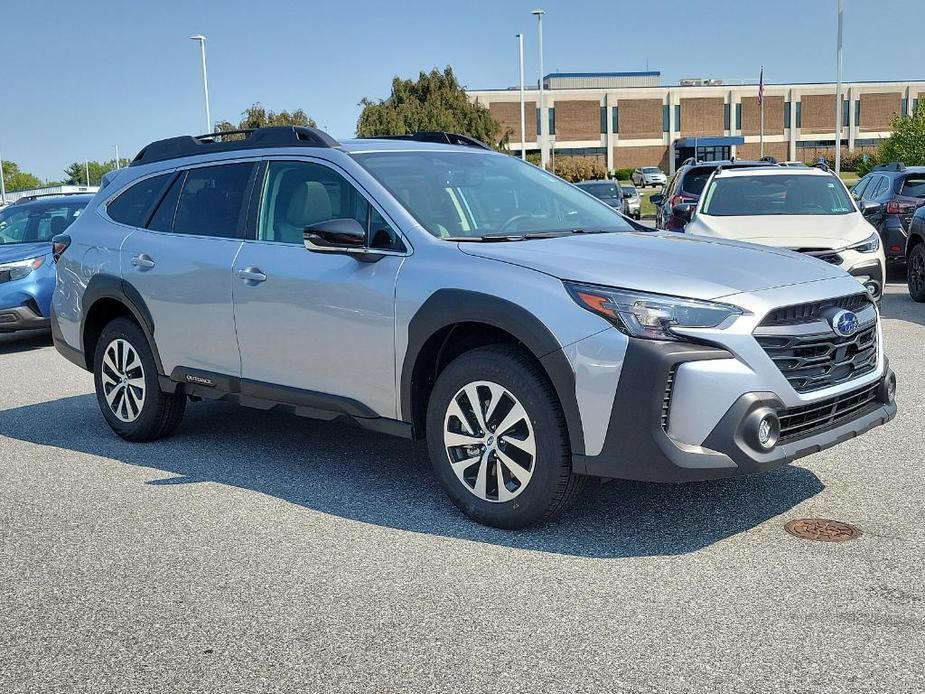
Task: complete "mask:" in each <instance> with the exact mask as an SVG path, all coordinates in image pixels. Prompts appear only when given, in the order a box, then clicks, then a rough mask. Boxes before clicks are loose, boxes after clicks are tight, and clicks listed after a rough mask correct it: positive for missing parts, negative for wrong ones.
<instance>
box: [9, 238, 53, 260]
mask: <svg viewBox="0 0 925 694" xmlns="http://www.w3.org/2000/svg"><path fill="white" fill-rule="evenodd" d="M46 253H51V243H49V242H48V241H39V242H38V243H0V263H12V262H15V261H17V260H27V259H28V258H37V257H38V256H40V255H45V254H46Z"/></svg>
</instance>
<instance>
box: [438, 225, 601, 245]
mask: <svg viewBox="0 0 925 694" xmlns="http://www.w3.org/2000/svg"><path fill="white" fill-rule="evenodd" d="M616 232H617V230H616V229H613V230H608V229H582V228H575V229H558V230H554V231H531V232H528V233H526V234H485V235H484V236H447V237H445V238H444V240H445V241H469V242H472V241H476V242H478V241H526V240H529V239H555V238H559V237H561V236H571V235H572V234H609V233H616Z"/></svg>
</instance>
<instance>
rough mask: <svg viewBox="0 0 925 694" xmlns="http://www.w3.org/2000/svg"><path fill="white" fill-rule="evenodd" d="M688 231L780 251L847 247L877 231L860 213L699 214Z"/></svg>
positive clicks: (688, 227)
mask: <svg viewBox="0 0 925 694" xmlns="http://www.w3.org/2000/svg"><path fill="white" fill-rule="evenodd" d="M685 231H686V233H688V234H701V235H705V236H713V237H719V238H724V239H735V240H737V241H749V242H751V243H760V244H763V245H767V246H777V247H778V248H845V247H846V246H850V245H851V244H854V243H860V242H861V241H863V240H864V239H866V238H868V237H869V236H870V235H871V234H872V233H873V232H874V228H873V227H872V226H871V225H870V223H869V222H868V221H867V220H866V219H864V217H863V216H862V215H861V214H860V213H852V214H840V215H839V214H835V215H764V216H754V217H712V216H705V215H697V216H696V217H695V218H694V219H693V221H691V222H690V223H689V224H688V225H687V227H686V228H685Z"/></svg>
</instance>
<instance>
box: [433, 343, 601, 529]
mask: <svg viewBox="0 0 925 694" xmlns="http://www.w3.org/2000/svg"><path fill="white" fill-rule="evenodd" d="M476 381H489V382H492V383H495V384H498V385H500V386H502V387H503V388H504V389H506V390H507V391H509V393H510V394H511V395H512V396H514V397H515V398H516V399H517V400H518V401H519V403H520V404H521V405H522V406H523V408H524V410H525V411H526V414H527V417H528V418H529V421H530V424H531V425H532V429H533V432H532V433H533V440H534V443H535V450H536V454H535V456H534V457H533V462H532V477H531V478H530V480H529V482H528V483H527V484H526V485H524V487H523V489H522V491H520V492H519V493H518V495H517V496H515V497H514V498H513V499H511V500H508V501H497V500H495V501H489V500H484V499H481V498H479V497H478V496H476V494H475V493H473V492H472V491H470V489H469V488H468V487H467V486H466V485H465V484H464V483H463V482H462V481H461V480H460V479H459V477H457V475H456V473H454V471H453V469H452V467H451V464H450V454H449V453H448V451H447V449H446V448H445V446H444V424H445V417H446V415H447V411H448V408H449V407H450V405H451V401H452V400H453V399H454V397H455V396H456V395H457V393H459V391H460V390H461V389H462V388H463V387H464V386H466V385H467V384H471V383H473V382H476ZM501 433H502V432H499V433H498V439H499V441H501V440H502V436H501ZM501 445H503V444H501V443H499V444H498V446H499V447H500V446H501ZM427 446H428V451H429V453H430V459H431V464H432V466H433V470H434V474H435V475H436V477H437V479H438V480H439V481H440V484H441V485H442V486H443V488H444V489H445V490H446V493H447V495H448V496H449V497H450V499H451V500H452V501H453V503H454V504H455V505H456V506H457V507H458V508H459V509H460V510H461V511H462V512H463V513H465V514H466V515H467V516H469V517H470V518H472V519H473V520H475V521H477V522H479V523H482V524H484V525H490V526H494V527H496V528H506V529H516V528H523V527H526V526H528V525H532V524H534V523H539V522H542V521H544V520H546V519H549V518H552V517H554V516H556V515H558V514H559V513H561V512H562V511H564V510H565V509H566V508H568V506H569V505H570V504H571V503H572V502H573V501H574V500H575V499H576V498H577V496H578V495H579V493H580V491H581V489H582V488H583V487H584V483H585V481H586V479H587V478H585V477H583V476H580V475H576V474H574V473H573V472H572V461H571V448H570V446H569V438H568V431H567V428H566V424H565V416H564V415H563V413H562V408H561V406H560V404H559V400H558V398H557V397H556V393H555V391H554V390H553V387H552V385H551V384H550V382H549V380H548V378H547V376H546V374H545V373H544V372H543V370H542V368H541V367H540V366H539V365H538V364H537V363H536V362H535V361H534V360H533V359H532V358H530V357H529V356H528V355H527V354H525V353H524V352H523V351H521V350H520V349H518V348H516V347H512V346H509V345H492V346H488V347H480V348H478V349H474V350H472V351H470V352H466V353H465V354H462V355H461V356H459V357H457V358H456V359H454V360H453V361H452V362H451V363H450V364H449V365H447V367H446V368H445V369H444V370H443V372H442V373H441V374H440V376H439V377H438V378H437V382H436V383H435V385H434V389H433V392H432V393H431V396H430V401H429V402H428V406H427ZM508 451H510V449H508ZM489 465H490V463H489ZM499 469H500V463H497V462H496V463H495V468H494V470H495V475H497V474H499V473H498V471H499ZM489 474H490V473H489Z"/></svg>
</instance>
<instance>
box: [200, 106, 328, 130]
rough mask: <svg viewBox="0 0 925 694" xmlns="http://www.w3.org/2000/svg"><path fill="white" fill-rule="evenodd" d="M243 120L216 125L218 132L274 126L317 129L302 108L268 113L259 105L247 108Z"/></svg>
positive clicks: (225, 121) (222, 122) (224, 121)
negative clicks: (296, 126) (303, 126)
mask: <svg viewBox="0 0 925 694" xmlns="http://www.w3.org/2000/svg"><path fill="white" fill-rule="evenodd" d="M241 116H242V118H241V120H240V121H238V122H237V123H232V122H230V121H227V120H223V121H219V122H218V123H216V124H215V129H216V131H217V132H228V131H230V130H249V129H250V128H264V127H267V126H272V125H306V126H308V127H310V128H314V127H315V121H314V120H313V119H312V118H311V117H310V116H309V115H308V114H307V113H305V111H303V110H302V109H300V108H297V109H296V110H295V111H291V112H290V111H279V112H276V111H267V110H266V109H265V108H264V107H263V106H261V105H260V104H259V103H256V104H254V105H253V106H250V107H248V108H246V109H245V110H244V111H243V112H242V113H241Z"/></svg>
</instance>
